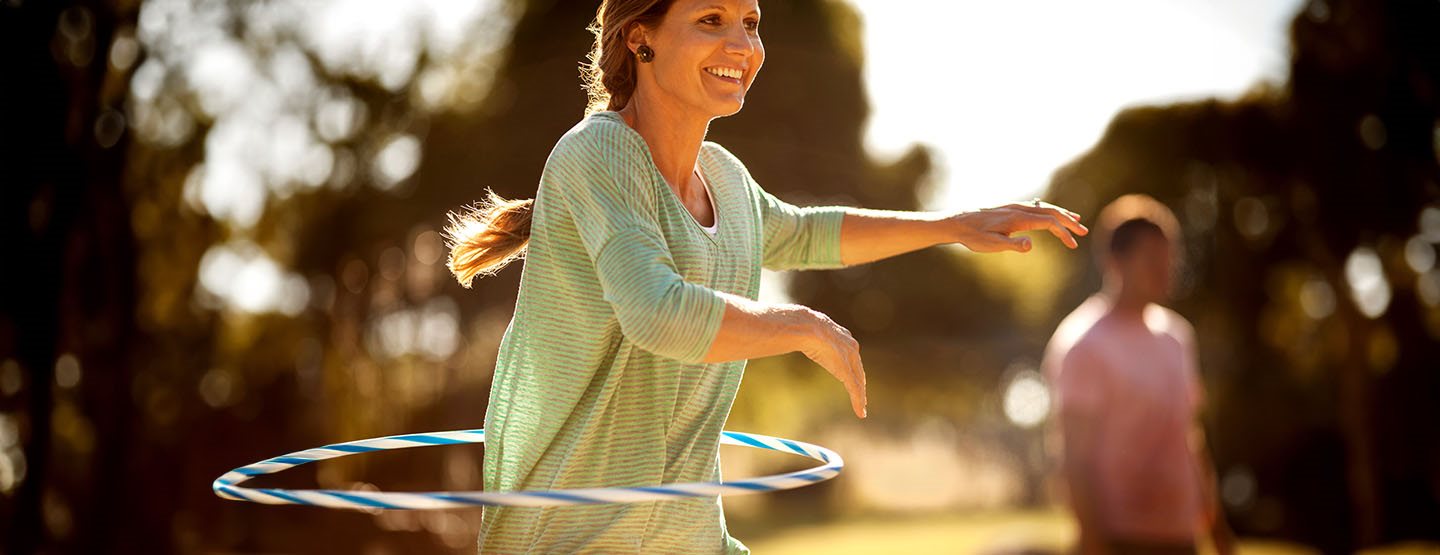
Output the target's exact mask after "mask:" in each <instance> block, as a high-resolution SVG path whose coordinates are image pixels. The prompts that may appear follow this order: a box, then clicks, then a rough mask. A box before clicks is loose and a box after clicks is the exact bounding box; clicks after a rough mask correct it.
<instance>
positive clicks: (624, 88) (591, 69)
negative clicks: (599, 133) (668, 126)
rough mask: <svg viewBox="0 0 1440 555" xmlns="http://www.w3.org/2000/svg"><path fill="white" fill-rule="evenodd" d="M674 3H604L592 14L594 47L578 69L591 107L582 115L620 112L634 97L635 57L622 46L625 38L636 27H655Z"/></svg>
mask: <svg viewBox="0 0 1440 555" xmlns="http://www.w3.org/2000/svg"><path fill="white" fill-rule="evenodd" d="M674 3H675V0H605V1H603V2H601V3H600V10H599V11H597V12H595V21H594V22H592V23H591V24H590V29H589V30H590V32H591V33H593V34H594V35H595V46H593V47H591V49H590V56H589V57H588V59H589V60H590V62H589V63H587V64H585V66H584V67H582V68H581V69H580V78H581V80H583V81H584V83H585V92H586V93H587V94H589V95H590V105H589V107H588V108H586V110H585V113H586V114H591V113H594V112H598V111H600V110H619V109H621V108H624V107H625V105H626V104H628V103H629V102H630V96H631V95H633V94H634V93H635V64H636V63H637V62H636V60H635V56H634V54H633V53H632V52H630V47H629V46H628V45H626V43H625V35H626V33H627V32H628V31H629V29H631V28H632V27H634V26H635V25H636V24H639V25H643V26H645V27H656V26H658V25H659V24H660V19H661V18H663V17H665V13H666V12H668V11H670V5H671V4H674Z"/></svg>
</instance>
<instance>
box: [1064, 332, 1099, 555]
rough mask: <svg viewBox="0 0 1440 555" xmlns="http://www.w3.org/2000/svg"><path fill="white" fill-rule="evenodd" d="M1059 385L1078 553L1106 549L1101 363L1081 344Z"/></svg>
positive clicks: (1071, 355) (1069, 358)
mask: <svg viewBox="0 0 1440 555" xmlns="http://www.w3.org/2000/svg"><path fill="white" fill-rule="evenodd" d="M1059 364H1060V365H1061V367H1060V368H1061V369H1060V373H1059V375H1058V379H1057V383H1056V384H1055V387H1056V390H1057V398H1058V411H1059V424H1060V433H1061V438H1062V441H1063V444H1062V445H1063V450H1062V455H1061V474H1062V476H1063V477H1064V480H1065V484H1066V487H1067V490H1068V492H1069V500H1070V508H1071V511H1073V512H1074V515H1075V520H1076V522H1077V523H1078V524H1079V528H1080V538H1079V541H1080V552H1081V553H1087V554H1088V553H1103V552H1105V542H1106V536H1105V534H1106V533H1105V523H1104V521H1103V517H1104V515H1103V513H1102V507H1101V500H1100V496H1099V489H1098V488H1097V487H1096V483H1097V482H1096V479H1097V477H1098V476H1099V472H1098V468H1099V461H1098V456H1097V455H1098V454H1099V452H1100V438H1101V429H1100V422H1099V414H1100V411H1101V410H1102V407H1103V405H1104V390H1103V388H1104V387H1105V380H1104V370H1105V369H1104V367H1103V366H1101V365H1100V364H1101V363H1100V361H1099V360H1098V358H1096V357H1095V356H1093V355H1092V354H1091V353H1089V352H1088V351H1087V350H1086V349H1085V348H1084V346H1082V345H1078V344H1077V345H1076V346H1075V347H1073V348H1072V349H1071V350H1070V352H1068V353H1066V354H1065V355H1064V358H1063V359H1062V360H1061V361H1060V362H1059Z"/></svg>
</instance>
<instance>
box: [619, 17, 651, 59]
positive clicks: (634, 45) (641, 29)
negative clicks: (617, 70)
mask: <svg viewBox="0 0 1440 555" xmlns="http://www.w3.org/2000/svg"><path fill="white" fill-rule="evenodd" d="M649 42H650V36H649V33H648V32H647V31H646V29H645V26H644V25H641V24H639V23H631V24H630V28H628V29H626V30H625V47H626V48H628V49H630V55H631V56H634V55H635V51H636V50H639V49H640V45H642V44H649Z"/></svg>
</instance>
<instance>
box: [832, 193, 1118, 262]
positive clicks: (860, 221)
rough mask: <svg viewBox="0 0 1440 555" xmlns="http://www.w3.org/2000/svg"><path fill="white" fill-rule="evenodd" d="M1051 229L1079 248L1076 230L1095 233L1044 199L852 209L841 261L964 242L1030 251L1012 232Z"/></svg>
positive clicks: (987, 249) (976, 248) (971, 245)
mask: <svg viewBox="0 0 1440 555" xmlns="http://www.w3.org/2000/svg"><path fill="white" fill-rule="evenodd" d="M1034 230H1046V231H1049V232H1050V233H1051V234H1052V235H1054V236H1055V237H1056V238H1058V239H1060V242H1062V243H1064V244H1065V246H1067V247H1070V248H1072V249H1073V248H1075V247H1076V246H1077V244H1076V242H1075V237H1074V236H1075V235H1085V234H1088V233H1089V232H1090V230H1089V229H1087V228H1086V227H1085V226H1084V225H1081V224H1080V215H1079V214H1076V213H1074V212H1071V211H1069V210H1066V209H1064V208H1060V207H1058V206H1055V205H1052V204H1047V203H1043V202H1034V203H1023V204H1022V203H1015V204H1008V205H1005V206H999V207H995V208H986V209H983V210H975V211H964V212H903V211H894V210H870V209H864V208H852V209H848V210H847V211H846V213H845V219H844V221H843V223H842V224H841V227H840V260H841V262H842V263H843V264H844V265H846V266H852V265H855V264H865V263H868V262H874V261H876V260H881V259H885V258H889V257H892V256H896V255H900V254H905V253H907V252H911V251H916V250H920V249H923V248H926V247H930V246H934V245H942V244H947V243H960V244H962V245H965V246H966V247H967V248H969V249H970V250H972V251H975V252H1000V251H1017V252H1027V251H1029V250H1030V246H1031V244H1030V239H1029V238H1025V237H1011V235H1013V234H1016V233H1021V232H1025V231H1034Z"/></svg>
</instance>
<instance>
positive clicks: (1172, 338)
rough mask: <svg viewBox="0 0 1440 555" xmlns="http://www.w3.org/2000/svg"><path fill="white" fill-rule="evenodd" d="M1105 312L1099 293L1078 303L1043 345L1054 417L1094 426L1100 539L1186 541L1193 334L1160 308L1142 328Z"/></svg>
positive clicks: (1196, 489)
mask: <svg viewBox="0 0 1440 555" xmlns="http://www.w3.org/2000/svg"><path fill="white" fill-rule="evenodd" d="M1108 309H1109V307H1108V304H1107V301H1106V300H1105V299H1104V298H1103V297H1100V296H1099V295H1096V296H1093V297H1091V298H1090V299H1088V300H1086V301H1085V302H1084V303H1083V304H1081V305H1080V307H1079V308H1077V309H1075V311H1074V312H1072V313H1070V315H1069V316H1067V317H1066V318H1065V320H1064V321H1062V322H1061V323H1060V326H1059V327H1058V328H1057V329H1056V330H1055V335H1054V336H1053V337H1052V338H1051V340H1050V344H1049V346H1047V347H1046V352H1045V361H1044V364H1043V366H1044V371H1045V374H1046V377H1047V378H1048V379H1049V380H1050V383H1051V385H1052V387H1053V388H1054V390H1055V392H1056V403H1055V405H1056V409H1057V416H1058V418H1060V419H1062V420H1063V419H1070V418H1087V419H1092V421H1093V422H1094V423H1095V425H1096V436H1097V443H1098V445H1096V446H1095V449H1096V451H1095V457H1096V459H1095V460H1096V467H1097V468H1095V476H1094V477H1093V478H1094V480H1095V482H1094V492H1095V496H1096V497H1097V499H1096V500H1095V501H1096V503H1097V504H1098V505H1099V506H1098V511H1099V515H1098V516H1099V520H1100V522H1101V526H1102V527H1103V528H1104V532H1105V533H1106V534H1107V535H1109V536H1111V537H1117V538H1121V539H1127V540H1151V541H1183V542H1189V541H1194V538H1196V537H1197V532H1199V526H1198V524H1199V518H1200V514H1201V513H1200V511H1201V507H1202V504H1201V503H1202V497H1201V492H1200V483H1199V479H1198V476H1199V474H1198V469H1197V468H1196V466H1195V462H1196V461H1195V458H1194V454H1193V451H1192V449H1191V447H1190V442H1189V437H1190V432H1191V429H1192V425H1193V423H1194V421H1195V416H1196V412H1197V410H1198V408H1199V405H1200V403H1201V402H1202V399H1203V397H1204V390H1203V387H1202V386H1201V384H1200V380H1199V379H1198V376H1197V368H1196V362H1195V356H1194V352H1195V349H1194V345H1195V343H1194V330H1193V329H1192V328H1191V326H1190V324H1189V322H1186V321H1185V319H1184V318H1183V317H1181V316H1180V315H1179V314H1176V313H1175V312H1174V311H1171V310H1170V309H1167V308H1165V307H1162V306H1159V305H1153V304H1152V305H1150V306H1149V307H1147V308H1146V311H1145V314H1144V318H1143V320H1144V322H1143V325H1140V324H1141V323H1140V322H1136V321H1133V320H1132V321H1125V320H1124V319H1121V318H1115V317H1108V318H1107V317H1106V312H1107V311H1108Z"/></svg>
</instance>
